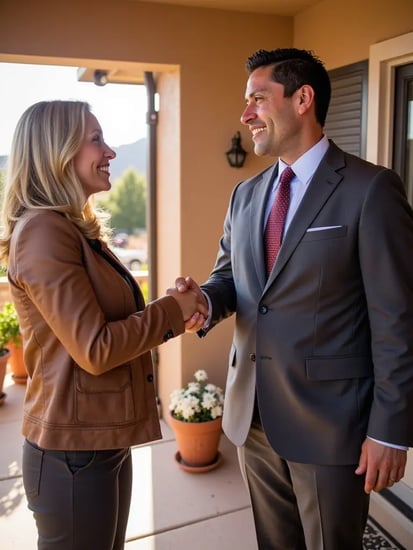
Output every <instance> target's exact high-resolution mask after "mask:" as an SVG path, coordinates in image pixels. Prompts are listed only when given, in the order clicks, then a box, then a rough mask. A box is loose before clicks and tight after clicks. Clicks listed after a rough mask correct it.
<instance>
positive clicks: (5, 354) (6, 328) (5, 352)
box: [0, 311, 11, 405]
mask: <svg viewBox="0 0 413 550" xmlns="http://www.w3.org/2000/svg"><path fill="white" fill-rule="evenodd" d="M9 341H10V321H9V319H8V316H7V315H5V313H4V312H3V311H0V405H2V404H3V402H4V399H5V398H6V394H5V393H4V391H3V384H4V377H5V376H6V369H7V361H8V360H9V357H10V356H11V351H10V349H9V346H8V343H9Z"/></svg>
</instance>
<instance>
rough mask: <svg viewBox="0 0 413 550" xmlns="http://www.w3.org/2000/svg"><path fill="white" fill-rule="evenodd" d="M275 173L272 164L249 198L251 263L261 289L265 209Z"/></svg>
mask: <svg viewBox="0 0 413 550" xmlns="http://www.w3.org/2000/svg"><path fill="white" fill-rule="evenodd" d="M277 173H278V163H276V164H274V165H273V166H271V167H270V168H269V169H268V170H267V171H266V172H264V173H263V174H261V181H258V182H257V183H256V185H254V188H253V192H252V197H251V209H250V219H249V237H250V244H251V253H252V257H253V263H254V267H255V271H256V273H257V277H258V280H259V282H260V285H261V289H263V288H264V287H265V283H266V279H267V275H266V273H265V259H264V237H263V231H264V217H265V208H266V204H267V202H268V199H269V195H270V193H271V189H272V186H273V182H274V179H275V177H276V175H277Z"/></svg>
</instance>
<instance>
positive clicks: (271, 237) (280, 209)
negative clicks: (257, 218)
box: [264, 166, 294, 275]
mask: <svg viewBox="0 0 413 550" xmlns="http://www.w3.org/2000/svg"><path fill="white" fill-rule="evenodd" d="M293 177H294V172H293V170H292V169H291V168H290V167H289V166H287V168H286V169H285V170H284V172H283V173H282V174H281V177H280V185H279V187H278V192H277V196H276V197H275V200H274V203H273V205H272V208H271V212H270V215H269V217H268V221H267V225H266V227H265V233H264V250H265V265H266V268H267V275H269V274H270V273H271V270H272V268H273V265H274V262H275V260H276V259H277V256H278V252H279V251H280V248H281V242H282V237H283V230H284V224H285V218H286V216H287V212H288V207H289V205H290V182H291V180H292V179H293Z"/></svg>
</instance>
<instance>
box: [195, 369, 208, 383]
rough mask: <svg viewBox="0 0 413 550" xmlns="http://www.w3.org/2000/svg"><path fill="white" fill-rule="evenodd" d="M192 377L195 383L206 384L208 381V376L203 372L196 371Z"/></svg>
mask: <svg viewBox="0 0 413 550" xmlns="http://www.w3.org/2000/svg"><path fill="white" fill-rule="evenodd" d="M194 376H195V380H197V382H206V380H208V374H207V373H206V371H204V370H197V371H196V373H195V374H194Z"/></svg>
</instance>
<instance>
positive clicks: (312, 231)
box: [303, 225, 347, 242]
mask: <svg viewBox="0 0 413 550" xmlns="http://www.w3.org/2000/svg"><path fill="white" fill-rule="evenodd" d="M346 235H347V226H346V225H341V226H340V227H331V228H326V229H319V230H317V228H316V227H309V228H308V229H307V231H306V234H305V235H304V237H303V241H305V242H308V241H320V240H322V239H337V238H341V237H345V236H346Z"/></svg>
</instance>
